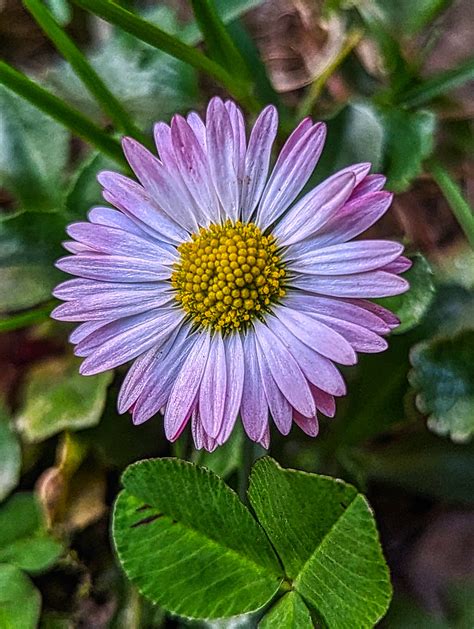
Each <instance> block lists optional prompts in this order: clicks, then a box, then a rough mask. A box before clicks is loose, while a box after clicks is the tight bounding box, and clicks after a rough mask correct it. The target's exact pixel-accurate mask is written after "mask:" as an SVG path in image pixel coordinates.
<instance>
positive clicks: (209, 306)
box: [53, 98, 410, 450]
mask: <svg viewBox="0 0 474 629" xmlns="http://www.w3.org/2000/svg"><path fill="white" fill-rule="evenodd" d="M276 130H277V113H276V111H275V108H274V107H272V106H269V107H267V108H265V109H264V110H263V111H262V113H261V114H260V116H259V117H258V119H257V121H256V123H255V125H254V127H253V129H252V132H251V134H250V137H249V138H248V139H247V136H246V132H245V124H244V120H243V117H242V114H241V112H240V110H239V109H238V108H237V107H236V105H235V104H234V103H232V102H230V101H227V102H225V103H224V102H223V101H222V100H221V99H219V98H214V99H212V100H211V102H210V104H209V107H208V110H207V115H206V121H205V122H203V120H201V118H200V117H199V116H198V115H197V114H196V113H191V114H189V115H188V117H187V118H186V119H185V118H183V117H181V116H175V117H174V118H173V120H172V122H171V126H168V125H166V124H164V123H158V124H157V125H156V126H155V140H156V145H157V149H158V154H159V159H158V158H157V157H155V156H154V155H153V154H152V153H150V152H149V151H148V150H147V149H145V148H144V147H143V146H141V145H140V144H139V143H138V142H136V141H135V140H132V139H131V138H125V139H124V140H123V148H124V152H125V155H126V157H127V160H128V162H129V164H130V166H131V168H132V169H133V171H134V172H135V174H136V176H137V178H138V180H139V182H140V183H137V182H135V181H133V180H132V179H129V178H128V177H125V176H123V175H120V174H117V173H114V172H102V173H100V174H99V177H98V178H99V182H100V183H101V185H102V186H103V189H104V190H103V196H104V199H105V200H106V201H107V202H108V203H110V204H111V205H113V206H115V208H116V209H112V208H110V207H95V208H93V209H92V210H91V211H90V212H89V220H88V222H82V223H74V224H72V225H70V226H69V228H68V234H69V235H70V236H71V238H72V239H73V240H72V241H69V242H67V243H65V247H66V249H67V250H68V251H70V252H71V253H72V254H73V255H72V256H69V257H66V258H62V259H61V260H59V261H58V263H57V266H58V267H59V268H60V269H62V270H63V271H66V272H68V273H71V274H73V275H76V276H78V277H77V278H76V279H72V280H69V281H66V282H64V283H62V284H60V285H59V286H58V287H57V288H56V290H55V292H54V294H55V295H56V296H57V297H59V298H60V299H62V300H64V301H65V302H66V303H65V304H62V305H61V306H59V307H57V308H56V309H55V311H54V313H53V316H54V317H55V318H56V319H60V320H65V321H80V322H83V323H81V325H79V326H78V327H77V328H76V330H75V331H74V332H73V333H72V335H71V342H72V343H74V344H75V345H76V347H75V352H76V354H77V355H78V356H82V357H84V358H85V360H84V362H83V363H82V366H81V373H83V374H84V375H90V374H95V373H98V372H101V371H104V370H107V369H112V368H114V367H117V366H119V365H121V364H124V363H126V362H128V361H130V360H134V362H133V363H132V365H131V367H130V369H129V371H128V374H127V375H126V377H125V381H124V383H123V386H122V389H121V392H120V395H119V400H118V407H119V411H120V412H125V411H126V410H130V411H131V412H132V415H133V421H134V422H135V423H137V424H139V423H142V422H144V421H146V420H147V419H149V418H150V417H152V416H153V415H155V414H156V413H157V412H158V411H159V410H162V411H163V413H164V423H165V432H166V435H167V437H168V439H170V440H171V441H173V440H175V439H177V437H178V436H179V435H180V434H181V432H182V431H183V429H184V428H185V426H186V424H187V423H188V422H189V421H191V425H192V431H193V436H194V441H195V444H196V446H197V447H198V448H201V447H204V448H206V449H208V450H213V449H214V448H215V447H217V446H218V445H220V444H222V443H224V442H225V441H226V440H227V439H228V437H229V436H230V434H231V432H232V429H233V427H234V425H235V422H236V421H237V418H238V417H239V416H240V417H241V419H242V422H243V425H244V428H245V430H246V432H247V434H248V436H249V437H250V439H253V440H254V441H257V442H259V443H261V444H262V445H263V446H265V447H268V444H269V434H270V433H269V416H271V417H272V418H273V421H274V422H275V424H276V426H277V428H278V429H279V430H280V432H282V433H283V434H287V433H288V432H289V431H290V429H291V425H292V421H294V422H295V423H296V424H297V425H298V426H299V427H300V428H301V429H302V430H304V431H305V432H306V433H308V434H309V435H313V436H315V435H316V434H317V432H318V419H317V415H318V412H321V413H323V414H324V415H326V416H333V415H334V412H335V400H334V398H335V396H340V395H344V394H345V384H344V381H343V379H342V377H341V375H340V372H339V371H338V369H337V367H336V365H335V363H339V364H342V365H352V364H354V363H355V362H356V360H357V356H356V352H380V351H382V350H384V349H385V348H386V347H387V343H386V341H385V340H384V339H383V338H382V337H383V335H385V334H387V333H388V332H389V331H390V330H391V329H392V328H394V327H396V325H397V324H398V321H397V319H396V317H395V316H394V315H392V314H391V313H390V312H389V311H388V310H386V309H384V308H382V307H381V306H379V305H376V304H374V303H372V302H370V301H367V299H368V298H371V297H385V296H389V295H395V294H397V293H401V292H403V291H405V290H406V289H407V287H408V284H407V282H406V281H405V280H404V279H402V278H400V277H399V274H400V273H402V272H403V271H405V270H406V269H407V268H409V266H410V263H409V261H408V260H407V259H406V258H404V257H403V256H402V255H401V254H402V251H403V247H402V246H401V245H400V244H398V243H395V242H390V241H385V240H358V241H352V239H353V238H354V237H356V236H358V235H359V234H361V233H362V232H363V231H365V230H366V229H367V228H369V227H370V226H371V225H373V224H374V223H375V222H376V221H377V220H378V219H379V218H380V217H381V216H382V214H384V212H385V211H386V210H387V209H388V207H389V205H390V202H391V194H390V193H388V192H384V191H382V188H383V185H384V182H385V179H384V177H382V176H381V175H369V174H368V173H369V170H370V164H356V165H354V166H350V167H349V168H344V169H343V170H341V171H339V172H338V173H336V174H334V175H333V176H332V177H330V178H329V179H327V180H326V181H324V182H323V183H321V184H319V185H318V186H316V187H315V188H314V189H313V190H311V191H310V192H308V193H306V194H305V195H303V196H302V197H301V198H299V195H300V193H301V191H302V189H303V187H304V185H305V184H306V183H307V181H308V179H309V177H310V175H311V173H312V172H313V170H314V167H315V166H316V163H317V161H318V159H319V156H320V154H321V151H322V148H323V144H324V139H325V133H326V131H325V126H324V124H322V123H316V124H313V122H312V121H311V120H310V119H305V120H303V121H302V122H301V123H300V125H299V126H298V127H297V128H296V129H295V131H294V132H293V133H292V134H291V136H290V137H289V139H288V140H287V142H286V143H285V145H284V146H283V148H282V150H281V152H280V154H279V156H278V158H277V160H276V163H275V165H274V167H273V169H272V170H271V173H270V175H269V176H268V173H269V167H270V157H271V150H272V145H273V142H274V139H275V135H276Z"/></svg>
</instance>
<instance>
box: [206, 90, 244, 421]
mask: <svg viewBox="0 0 474 629" xmlns="http://www.w3.org/2000/svg"><path fill="white" fill-rule="evenodd" d="M206 144H207V159H208V162H209V170H210V173H211V176H212V180H213V182H214V187H215V189H216V191H217V195H218V197H219V199H220V202H221V205H222V207H223V208H224V211H225V215H226V216H228V217H229V218H231V219H232V220H233V221H236V220H237V218H238V216H239V203H240V189H239V184H238V172H237V168H238V165H237V164H236V162H235V147H234V131H233V128H232V124H231V122H230V118H229V114H228V112H227V109H226V108H225V106H224V103H223V102H222V100H221V99H220V98H217V97H216V98H213V99H212V100H211V101H210V103H209V105H208V108H207V116H206ZM201 419H202V413H201ZM204 428H205V424H204Z"/></svg>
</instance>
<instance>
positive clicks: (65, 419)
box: [16, 357, 113, 443]
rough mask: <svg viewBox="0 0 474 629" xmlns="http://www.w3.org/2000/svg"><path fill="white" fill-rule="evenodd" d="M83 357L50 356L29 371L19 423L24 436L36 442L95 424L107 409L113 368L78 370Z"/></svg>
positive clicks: (29, 440)
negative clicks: (83, 373)
mask: <svg viewBox="0 0 474 629" xmlns="http://www.w3.org/2000/svg"><path fill="white" fill-rule="evenodd" d="M79 365H80V360H79V359H77V358H72V357H64V358H50V359H48V360H45V361H43V362H41V363H39V364H37V365H34V366H33V367H32V368H31V369H30V371H29V372H28V373H27V376H26V382H25V387H24V391H23V395H22V398H21V399H22V401H23V403H22V406H21V408H20V409H19V411H18V414H17V416H16V425H17V427H18V430H19V431H20V432H21V433H22V435H23V437H24V439H25V440H26V441H28V442H30V443H36V442H38V441H42V440H44V439H47V438H48V437H51V436H52V435H55V434H57V433H58V432H61V431H62V430H65V429H68V430H81V429H83V428H89V427H90V426H95V425H96V424H97V423H98V422H99V420H100V418H101V416H102V412H103V410H104V406H105V401H106V396H107V387H108V386H109V384H110V382H111V380H112V377H113V372H111V371H108V372H105V373H102V374H98V375H96V376H87V377H85V376H81V375H80V374H79Z"/></svg>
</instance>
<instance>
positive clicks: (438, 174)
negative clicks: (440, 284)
mask: <svg viewBox="0 0 474 629" xmlns="http://www.w3.org/2000/svg"><path fill="white" fill-rule="evenodd" d="M428 168H429V171H430V172H431V174H432V175H433V179H434V180H435V181H436V183H437V184H438V186H439V187H440V189H441V191H442V193H443V194H444V196H445V198H446V201H447V202H448V204H449V206H450V208H451V210H452V212H453V214H454V216H455V217H456V218H457V220H458V223H459V224H460V226H461V227H462V230H463V232H464V233H465V235H466V238H467V239H468V241H469V244H470V245H471V247H472V248H473V249H474V214H473V212H472V209H471V208H470V207H469V204H468V203H467V201H466V200H465V199H464V197H463V195H462V192H461V190H460V188H459V186H458V185H457V183H456V182H455V181H454V180H453V179H452V178H451V177H450V175H449V174H448V173H447V172H446V170H445V169H444V168H443V167H442V166H441V164H439V163H438V162H436V161H435V160H432V161H430V162H429V164H428Z"/></svg>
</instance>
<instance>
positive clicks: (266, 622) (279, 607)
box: [258, 592, 314, 629]
mask: <svg viewBox="0 0 474 629" xmlns="http://www.w3.org/2000/svg"><path fill="white" fill-rule="evenodd" d="M258 626H259V629H312V627H314V625H313V621H312V620H311V614H310V613H309V609H308V608H307V607H306V605H305V603H304V601H303V599H302V598H301V596H300V595H299V594H298V593H297V592H288V594H285V595H284V596H283V597H282V598H281V599H280V600H279V601H278V602H277V603H276V605H274V606H273V607H272V608H271V609H270V611H269V612H268V613H267V614H266V615H265V616H264V617H263V618H262V620H261V621H260V623H259V625H258Z"/></svg>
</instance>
